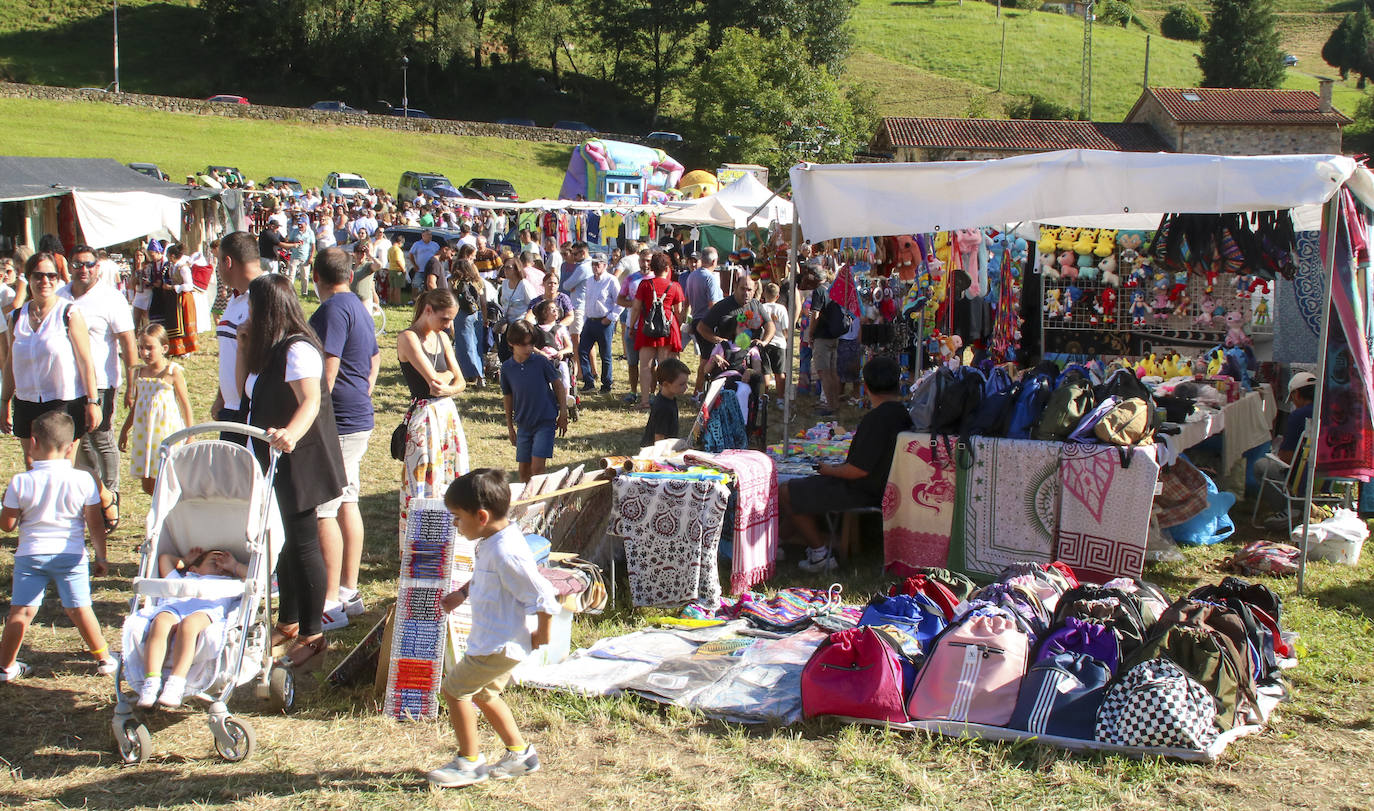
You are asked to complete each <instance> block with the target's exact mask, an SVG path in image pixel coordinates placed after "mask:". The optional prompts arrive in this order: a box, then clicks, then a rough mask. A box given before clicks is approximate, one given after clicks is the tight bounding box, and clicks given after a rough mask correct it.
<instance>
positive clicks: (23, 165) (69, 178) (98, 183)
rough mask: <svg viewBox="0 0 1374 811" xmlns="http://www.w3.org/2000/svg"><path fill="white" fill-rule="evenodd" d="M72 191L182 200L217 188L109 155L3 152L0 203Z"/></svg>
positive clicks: (212, 194)
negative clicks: (158, 174) (145, 170)
mask: <svg viewBox="0 0 1374 811" xmlns="http://www.w3.org/2000/svg"><path fill="white" fill-rule="evenodd" d="M72 191H87V192H149V193H152V194H161V195H164V196H167V197H172V198H175V199H177V200H179V201H181V202H185V201H187V200H198V199H200V198H204V197H214V196H215V195H216V194H218V192H217V191H216V190H215V189H201V188H195V187H188V186H180V185H177V184H175V183H166V182H163V181H161V180H154V179H153V178H151V177H148V176H147V175H144V174H140V173H138V172H135V171H134V170H133V169H130V168H129V167H127V166H125V165H124V164H122V163H119V162H118V161H114V160H110V159H109V158H24V157H15V156H12V155H0V203H7V202H12V201H15V200H34V199H38V198H42V197H56V196H59V195H63V194H68V193H70V192H72Z"/></svg>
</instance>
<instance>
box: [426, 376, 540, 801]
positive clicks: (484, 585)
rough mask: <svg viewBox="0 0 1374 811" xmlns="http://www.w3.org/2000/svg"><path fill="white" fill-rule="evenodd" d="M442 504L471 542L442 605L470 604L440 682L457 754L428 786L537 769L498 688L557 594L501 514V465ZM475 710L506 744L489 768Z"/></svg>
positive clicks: (474, 477) (463, 479) (477, 474)
mask: <svg viewBox="0 0 1374 811" xmlns="http://www.w3.org/2000/svg"><path fill="white" fill-rule="evenodd" d="M504 377H505V376H504V375H503V376H502V379H504ZM444 504H445V505H446V506H447V507H448V510H449V512H451V513H453V525H454V526H455V527H456V528H457V529H458V531H459V532H460V533H462V534H463V536H464V537H466V538H469V539H472V540H475V541H477V553H476V555H475V561H474V566H473V573H472V580H470V581H468V583H467V585H465V586H463V588H461V589H459V590H458V591H455V592H452V593H450V594H448V595H446V596H445V597H444V598H443V606H444V610H445V611H452V610H454V609H455V608H457V607H458V606H460V605H462V604H463V603H464V602H465V601H466V602H470V603H471V604H472V631H471V633H469V634H468V645H467V651H466V652H465V653H464V654H463V658H462V659H461V660H460V661H459V662H458V664H457V665H455V666H454V668H453V669H452V670H450V671H449V673H448V675H446V676H445V677H444V683H443V692H444V700H445V701H446V702H448V715H449V720H450V721H451V722H452V723H453V732H454V734H455V735H456V736H457V737H458V756H457V757H456V758H454V759H453V760H452V761H450V762H449V763H448V764H447V765H445V766H442V767H440V768H438V769H435V770H434V771H432V772H430V773H429V775H428V778H429V782H430V785H432V786H435V787H436V788H457V787H459V786H470V785H472V784H473V783H480V782H482V781H484V780H487V779H489V778H495V779H497V780H503V779H506V778H511V777H519V776H521V775H525V774H529V773H531V772H535V771H538V770H539V755H538V754H537V753H536V752H535V751H534V747H533V746H531V745H530V744H528V743H526V742H525V739H524V737H523V736H521V734H520V730H519V729H518V728H517V727H516V726H515V718H514V717H513V716H512V715H511V711H510V707H508V706H507V705H506V702H505V701H503V700H502V699H501V691H502V690H504V689H505V687H506V684H507V683H508V682H509V681H510V673H511V670H513V669H514V668H515V666H516V665H517V664H519V663H520V661H521V660H522V659H524V658H525V656H527V655H528V654H529V652H530V651H532V650H534V649H535V648H538V647H539V646H540V645H545V644H548V641H549V623H550V620H551V619H552V616H553V614H554V612H556V611H558V597H557V595H556V594H555V593H554V590H553V586H551V585H550V584H549V581H548V580H546V579H544V577H543V575H541V574H539V570H538V569H536V568H535V565H534V556H533V555H531V554H530V547H529V543H528V542H526V541H525V534H524V532H522V531H521V529H520V527H519V525H517V524H513V523H511V522H510V521H509V520H507V518H506V512H507V511H508V510H509V509H510V487H509V486H508V485H507V484H506V474H505V472H504V471H500V470H494V469H492V468H479V469H478V470H474V471H472V472H470V473H467V474H466V475H463V476H460V477H458V478H457V479H454V480H453V483H452V484H450V485H449V487H448V492H447V493H445V494H444ZM530 614H534V615H535V616H536V617H537V618H538V625H537V627H536V628H535V630H534V632H533V633H531V632H530V631H528V630H526V626H525V617H526V616H528V615H530ZM478 709H481V711H482V715H483V716H485V717H486V719H487V721H488V723H490V724H491V726H492V728H493V729H495V730H496V734H497V735H499V736H500V737H501V742H502V743H504V744H505V745H506V751H505V753H504V754H502V756H501V759H500V760H498V761H497V762H496V763H495V765H492V766H490V767H489V766H487V761H486V758H485V756H483V755H482V751H481V748H480V746H479V745H478V740H477V710H478Z"/></svg>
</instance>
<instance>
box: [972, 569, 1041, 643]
mask: <svg viewBox="0 0 1374 811" xmlns="http://www.w3.org/2000/svg"><path fill="white" fill-rule="evenodd" d="M973 601H981V602H983V603H987V604H989V605H995V606H998V607H999V608H1003V609H1005V610H1007V611H1008V612H1010V613H1011V614H1012V615H1014V616H1015V617H1017V618H1018V620H1019V621H1020V623H1021V626H1022V628H1023V629H1024V630H1025V631H1026V634H1027V635H1028V636H1029V637H1030V642H1031V644H1032V645H1034V644H1035V642H1036V641H1037V640H1038V639H1040V637H1042V636H1044V635H1045V632H1046V631H1048V630H1049V629H1050V624H1051V622H1050V621H1051V617H1052V615H1051V614H1050V612H1049V611H1047V610H1045V605H1044V603H1042V602H1041V601H1040V598H1039V596H1037V595H1036V594H1035V592H1034V591H1033V590H1032V589H1030V588H1028V587H1026V586H1024V585H1020V584H1014V583H989V584H988V585H986V586H984V587H983V588H981V589H979V590H978V591H977V592H975V593H974V595H973V597H971V598H970V603H972V602H973Z"/></svg>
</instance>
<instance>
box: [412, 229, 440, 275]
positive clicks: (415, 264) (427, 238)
mask: <svg viewBox="0 0 1374 811" xmlns="http://www.w3.org/2000/svg"><path fill="white" fill-rule="evenodd" d="M438 252H439V243H438V242H435V241H434V234H433V232H431V231H430V230H429V229H428V228H426V229H425V230H423V231H421V232H420V240H419V241H418V242H416V243H415V244H414V245H411V246H410V250H409V251H407V252H406V257H407V258H408V259H409V260H410V285H411V287H415V288H420V287H423V286H424V281H425V280H424V272H425V265H427V264H429V260H430V259H433V258H434V254H436V253H438Z"/></svg>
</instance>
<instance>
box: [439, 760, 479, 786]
mask: <svg viewBox="0 0 1374 811" xmlns="http://www.w3.org/2000/svg"><path fill="white" fill-rule="evenodd" d="M425 777H426V779H428V780H429V784H430V785H431V786H434V787H435V788H459V787H461V786H470V785H472V784H473V783H481V782H483V781H485V780H486V779H487V777H488V774H487V758H486V756H485V755H478V756H477V759H476V760H471V761H470V760H464V759H463V758H462V757H461V756H460V757H456V758H454V759H453V760H450V761H449V762H448V763H446V764H444V765H443V766H440V767H439V768H437V769H435V770H434V771H432V772H430V773H429V774H427V775H425Z"/></svg>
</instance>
